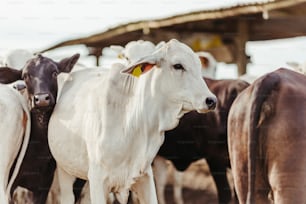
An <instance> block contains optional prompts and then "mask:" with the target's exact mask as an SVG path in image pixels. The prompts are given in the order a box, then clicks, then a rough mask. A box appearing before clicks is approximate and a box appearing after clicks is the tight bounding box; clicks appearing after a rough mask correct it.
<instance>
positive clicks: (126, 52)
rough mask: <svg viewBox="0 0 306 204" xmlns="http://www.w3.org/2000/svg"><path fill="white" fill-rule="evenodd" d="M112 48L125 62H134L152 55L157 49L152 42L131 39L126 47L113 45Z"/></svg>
mask: <svg viewBox="0 0 306 204" xmlns="http://www.w3.org/2000/svg"><path fill="white" fill-rule="evenodd" d="M110 48H111V49H112V50H113V51H115V52H116V53H117V56H118V58H120V59H122V60H123V63H125V64H133V63H134V62H136V61H138V60H139V59H140V58H142V57H145V56H148V55H151V54H152V53H153V52H154V51H155V50H156V47H155V45H154V44H153V43H152V42H150V41H144V40H137V41H131V42H129V43H127V44H126V45H125V47H122V46H119V45H112V46H110ZM157 49H158V47H157Z"/></svg>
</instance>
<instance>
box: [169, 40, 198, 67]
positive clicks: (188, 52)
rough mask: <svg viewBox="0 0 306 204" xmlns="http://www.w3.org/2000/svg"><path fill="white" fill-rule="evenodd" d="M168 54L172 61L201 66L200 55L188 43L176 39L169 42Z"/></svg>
mask: <svg viewBox="0 0 306 204" xmlns="http://www.w3.org/2000/svg"><path fill="white" fill-rule="evenodd" d="M166 49H167V55H169V56H170V57H171V59H170V60H171V63H183V64H184V63H186V64H190V65H191V66H201V62H200V59H199V57H198V56H197V55H196V53H194V52H193V50H192V49H191V48H190V47H188V46H187V45H185V44H183V43H180V42H179V41H176V40H174V41H173V40H171V41H169V42H168V43H167V48H166Z"/></svg>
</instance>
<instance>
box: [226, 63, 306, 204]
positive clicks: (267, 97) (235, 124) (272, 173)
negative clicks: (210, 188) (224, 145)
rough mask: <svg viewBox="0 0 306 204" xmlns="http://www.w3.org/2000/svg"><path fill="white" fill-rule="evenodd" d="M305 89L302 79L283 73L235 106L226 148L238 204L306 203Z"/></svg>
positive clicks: (275, 74)
mask: <svg viewBox="0 0 306 204" xmlns="http://www.w3.org/2000/svg"><path fill="white" fill-rule="evenodd" d="M305 87H306V77H305V76H304V75H301V74H298V73H296V72H293V71H290V70H287V69H279V70H277V71H275V72H272V73H269V74H267V75H265V76H263V77H261V78H259V79H258V80H256V81H255V82H254V83H253V84H252V85H251V86H250V87H248V88H247V89H246V90H245V91H244V92H243V93H241V94H240V95H239V96H238V97H237V99H236V100H235V101H234V103H233V105H232V108H231V110H230V113H229V118H228V138H229V141H228V145H229V154H230V160H231V166H232V171H233V177H234V184H235V189H236V191H237V195H238V199H239V203H241V204H244V203H259V204H262V203H263V204H264V203H272V202H274V203H306V194H305V193H304V190H305V187H306V157H305V156H306V135H305V130H306V120H305V116H306V110H305V107H306V91H305ZM269 195H270V196H269Z"/></svg>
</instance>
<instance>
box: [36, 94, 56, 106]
mask: <svg viewBox="0 0 306 204" xmlns="http://www.w3.org/2000/svg"><path fill="white" fill-rule="evenodd" d="M52 103H53V102H52V97H51V95H50V94H47V93H39V94H35V95H34V96H33V104H34V107H35V108H42V107H49V106H50V105H52Z"/></svg>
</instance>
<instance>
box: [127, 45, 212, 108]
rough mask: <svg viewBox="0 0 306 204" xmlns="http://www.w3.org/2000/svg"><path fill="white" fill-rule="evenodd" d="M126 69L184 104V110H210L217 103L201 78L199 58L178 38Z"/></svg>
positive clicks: (165, 96) (169, 98)
mask: <svg viewBox="0 0 306 204" xmlns="http://www.w3.org/2000/svg"><path fill="white" fill-rule="evenodd" d="M123 72H125V73H130V74H132V75H134V76H135V77H138V78H139V80H140V81H141V80H143V81H146V82H149V83H151V87H152V89H153V91H152V92H153V93H152V94H156V95H157V94H158V95H159V97H160V98H162V100H167V101H170V102H171V103H172V104H173V105H175V104H176V105H178V106H180V107H181V108H182V110H183V112H188V111H191V110H197V111H198V112H207V111H208V110H213V109H214V108H215V106H216V102H217V99H216V97H215V95H213V94H212V93H211V92H210V90H209V89H208V87H207V85H206V83H205V82H204V80H203V79H202V77H201V76H202V74H201V62H200V59H199V57H198V56H197V55H196V54H195V53H194V52H193V51H192V50H191V49H190V48H189V47H188V46H186V45H185V44H183V43H180V42H179V41H177V40H171V41H169V42H168V43H165V44H163V45H161V46H160V48H159V49H158V50H156V51H155V52H154V53H153V54H152V55H149V56H147V57H144V58H142V59H141V60H139V61H138V62H136V63H135V64H134V65H132V66H130V67H129V68H128V69H126V70H124V71H123Z"/></svg>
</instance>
